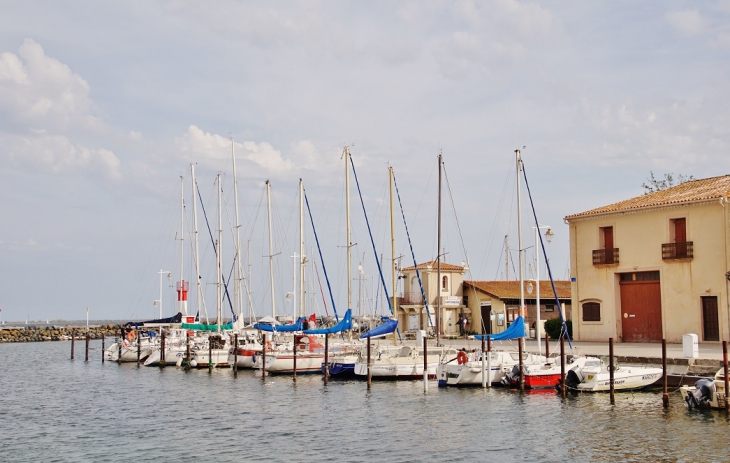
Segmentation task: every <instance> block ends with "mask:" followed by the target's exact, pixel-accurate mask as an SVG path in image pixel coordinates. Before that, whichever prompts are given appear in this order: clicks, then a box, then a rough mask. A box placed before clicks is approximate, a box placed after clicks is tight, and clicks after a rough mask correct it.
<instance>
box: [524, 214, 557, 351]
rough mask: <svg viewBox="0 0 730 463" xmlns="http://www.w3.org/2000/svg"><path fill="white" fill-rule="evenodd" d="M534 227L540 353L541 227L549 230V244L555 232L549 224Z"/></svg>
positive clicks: (546, 235)
mask: <svg viewBox="0 0 730 463" xmlns="http://www.w3.org/2000/svg"><path fill="white" fill-rule="evenodd" d="M532 228H534V229H535V286H536V288H535V289H536V292H535V308H536V309H537V310H536V312H537V321H536V322H535V339H537V355H540V331H541V330H540V328H541V327H542V326H541V325H542V323H541V321H540V250H541V247H540V246H539V243H540V229H541V228H547V231H546V232H545V239H546V240H547V242H548V244H550V242H552V240H553V236H555V233H553V230H552V228H550V226H549V225H538V226H536V227H532ZM529 285H530V283H528V292H529V293H530V294H532V291H531V290H530V289H529Z"/></svg>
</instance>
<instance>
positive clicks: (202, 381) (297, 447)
mask: <svg viewBox="0 0 730 463" xmlns="http://www.w3.org/2000/svg"><path fill="white" fill-rule="evenodd" d="M92 347H93V348H94V350H93V351H92V360H91V361H90V362H88V363H86V362H84V361H83V352H82V351H79V346H78V345H77V352H76V357H77V359H76V360H74V361H73V362H72V361H70V360H69V359H68V356H69V352H70V345H69V343H62V342H56V343H36V344H2V345H0V352H1V353H2V358H3V364H2V374H0V390H1V391H3V392H2V394H0V420H1V421H0V422H2V424H3V449H2V458H0V459H2V460H4V461H36V460H40V459H43V460H49V461H92V460H93V461H120V460H129V459H132V458H142V459H145V460H150V459H160V460H200V459H203V458H205V459H210V460H216V461H241V460H246V461H291V460H295V461H302V460H312V459H315V458H316V459H317V460H322V461H373V460H379V461H420V460H437V461H450V460H451V461H457V460H458V461H461V460H467V459H469V460H478V461H494V460H498V459H499V460H502V459H512V460H515V459H519V460H520V461H586V460H596V461H608V460H620V461H657V460H669V461H677V460H685V461H698V460H708V461H717V460H723V459H724V458H718V457H719V456H723V455H724V452H726V450H725V448H724V442H725V436H726V433H727V429H728V428H727V426H728V417H727V416H726V415H725V414H724V413H718V412H716V411H711V412H700V411H688V410H686V409H685V407H684V404H683V402H682V400H681V398H680V397H679V394H678V393H675V394H672V395H671V396H670V408H669V409H668V410H665V409H664V408H663V407H662V404H661V393H657V392H639V393H621V394H616V405H614V406H612V405H611V404H610V402H609V396H608V394H587V393H583V394H577V395H573V394H570V395H569V396H568V397H567V398H566V399H561V398H560V397H559V395H558V394H557V393H555V392H553V391H544V392H530V393H520V392H519V391H515V390H505V389H497V388H492V389H481V388H479V387H477V388H470V389H451V388H449V389H439V388H437V387H436V383H435V382H431V384H430V386H429V392H428V393H425V394H424V392H423V385H422V383H421V382H420V381H413V382H395V383H391V382H384V381H377V382H374V383H373V385H372V389H371V390H370V391H368V390H367V385H366V383H365V382H364V381H354V380H348V381H332V382H330V383H329V384H328V386H327V387H325V386H324V385H323V381H322V378H321V376H319V375H299V376H298V377H297V381H296V382H293V381H292V379H291V377H290V376H267V378H266V380H265V381H262V378H261V375H260V373H257V372H251V371H239V373H238V378H235V379H234V378H233V374H232V372H231V371H230V370H222V369H218V370H213V371H212V372H208V371H207V370H191V371H188V372H185V371H183V370H180V369H177V368H175V367H168V368H164V369H159V368H148V367H141V368H139V367H137V366H136V365H133V364H122V365H117V364H105V365H102V364H101V361H100V360H101V352H100V347H101V346H100V343H99V342H92ZM82 348H83V347H82ZM79 357H80V358H81V360H79Z"/></svg>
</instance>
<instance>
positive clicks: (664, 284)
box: [565, 175, 730, 342]
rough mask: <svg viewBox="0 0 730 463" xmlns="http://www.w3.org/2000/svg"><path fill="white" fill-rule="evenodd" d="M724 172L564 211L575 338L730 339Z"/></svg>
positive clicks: (729, 179) (729, 234)
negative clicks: (573, 211) (570, 212)
mask: <svg viewBox="0 0 730 463" xmlns="http://www.w3.org/2000/svg"><path fill="white" fill-rule="evenodd" d="M729 198H730V176H728V175H726V176H722V177H713V178H707V179H702V180H694V181H690V182H686V183H683V184H681V185H678V186H675V187H673V188H669V189H666V190H662V191H658V192H654V193H650V194H646V195H643V196H638V197H635V198H632V199H628V200H626V201H621V202H618V203H615V204H611V205H608V206H604V207H599V208H597V209H593V210H590V211H587V212H581V213H579V214H573V215H569V216H567V217H566V218H565V221H566V222H567V223H568V224H569V225H570V268H571V272H572V275H571V276H572V280H573V282H574V283H573V290H572V302H573V307H574V310H575V312H574V317H573V336H574V337H575V339H576V340H584V341H605V340H606V339H608V338H609V337H613V338H614V339H617V340H622V341H624V342H659V341H661V340H662V338H666V339H667V341H670V342H680V341H681V340H682V335H683V334H686V333H695V334H697V335H698V336H699V338H700V340H701V341H720V340H723V339H725V340H727V339H729V338H730V317H728V312H729V310H730V307H729V306H728V279H730V273H729V272H728V270H730V210H728V209H729V208H730V204H728V199H729Z"/></svg>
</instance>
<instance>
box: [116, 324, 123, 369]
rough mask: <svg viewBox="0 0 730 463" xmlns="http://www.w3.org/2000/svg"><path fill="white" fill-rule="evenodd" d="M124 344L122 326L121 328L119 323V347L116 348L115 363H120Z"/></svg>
mask: <svg viewBox="0 0 730 463" xmlns="http://www.w3.org/2000/svg"><path fill="white" fill-rule="evenodd" d="M123 345H124V328H122V326H121V325H119V349H118V352H117V353H118V354H119V355H118V356H117V363H119V364H121V363H122V346H123Z"/></svg>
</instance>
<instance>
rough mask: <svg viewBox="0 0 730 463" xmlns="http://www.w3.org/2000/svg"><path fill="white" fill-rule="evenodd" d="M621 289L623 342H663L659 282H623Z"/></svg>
mask: <svg viewBox="0 0 730 463" xmlns="http://www.w3.org/2000/svg"><path fill="white" fill-rule="evenodd" d="M620 287H621V329H622V332H623V341H624V342H655V341H661V340H662V294H661V288H660V286H659V281H657V280H648V281H647V280H645V281H622V282H621V283H620Z"/></svg>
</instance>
